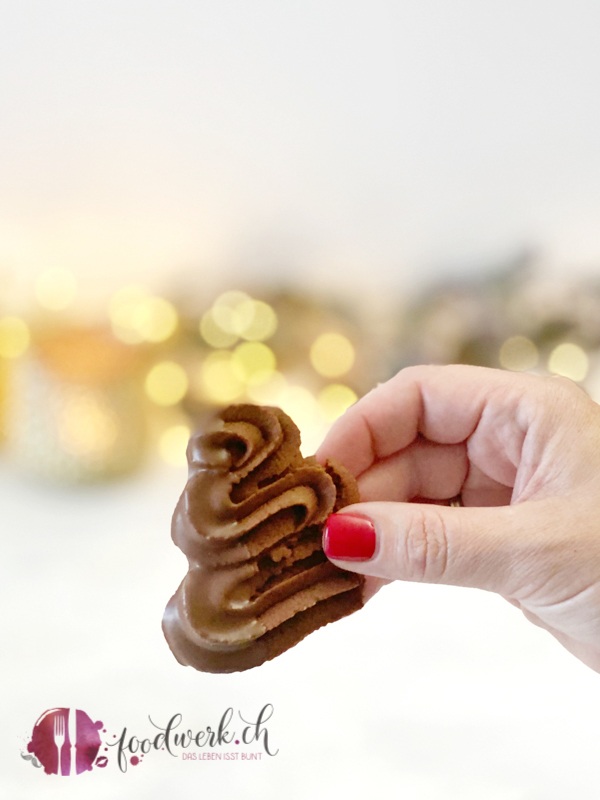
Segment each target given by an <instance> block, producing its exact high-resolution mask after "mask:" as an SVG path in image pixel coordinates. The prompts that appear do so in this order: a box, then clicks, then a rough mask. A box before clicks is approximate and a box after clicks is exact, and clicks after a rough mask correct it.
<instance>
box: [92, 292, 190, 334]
mask: <svg viewBox="0 0 600 800" xmlns="http://www.w3.org/2000/svg"><path fill="white" fill-rule="evenodd" d="M108 313H109V318H110V322H111V325H112V327H113V331H114V333H115V336H117V338H119V339H120V340H121V341H123V342H126V343H127V344H139V343H140V342H164V341H165V340H166V339H168V338H169V337H170V336H172V335H173V333H175V330H176V329H177V325H178V323H179V318H178V314H177V310H176V309H175V306H174V305H173V304H172V303H170V302H169V301H168V300H165V299H164V298H163V297H157V296H156V295H151V294H149V293H148V292H147V291H146V290H145V289H144V288H143V287H141V286H125V287H123V288H122V289H120V290H119V291H118V292H116V293H115V294H114V295H113V297H112V298H111V300H110V303H109V307H108Z"/></svg>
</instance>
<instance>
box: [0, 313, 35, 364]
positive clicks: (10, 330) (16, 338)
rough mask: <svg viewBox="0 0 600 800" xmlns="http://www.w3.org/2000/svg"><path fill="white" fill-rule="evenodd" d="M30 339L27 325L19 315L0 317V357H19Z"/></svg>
mask: <svg viewBox="0 0 600 800" xmlns="http://www.w3.org/2000/svg"><path fill="white" fill-rule="evenodd" d="M30 341H31V334H30V333H29V327H28V326H27V324H26V323H25V322H24V321H23V320H22V319H21V318H20V317H3V318H2V319H0V358H19V357H20V356H22V355H23V353H24V352H25V351H26V350H27V348H28V347H29V342H30Z"/></svg>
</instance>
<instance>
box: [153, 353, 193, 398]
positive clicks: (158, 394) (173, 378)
mask: <svg viewBox="0 0 600 800" xmlns="http://www.w3.org/2000/svg"><path fill="white" fill-rule="evenodd" d="M145 389H146V394H147V395H148V397H149V398H150V399H151V400H152V401H153V402H154V403H156V404H157V405H159V406H174V405H176V404H177V403H179V402H180V401H181V400H182V399H183V398H184V397H185V394H186V392H187V390H188V378H187V375H186V373H185V370H184V369H183V367H182V366H180V365H179V364H176V363H175V362H174V361H161V362H160V363H158V364H155V365H154V366H153V367H152V369H151V370H150V372H149V373H148V375H147V376H146V381H145Z"/></svg>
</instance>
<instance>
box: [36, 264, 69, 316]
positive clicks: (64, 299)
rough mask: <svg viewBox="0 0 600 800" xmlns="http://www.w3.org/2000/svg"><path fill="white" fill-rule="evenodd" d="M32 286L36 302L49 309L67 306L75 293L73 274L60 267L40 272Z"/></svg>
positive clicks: (59, 308)
mask: <svg viewBox="0 0 600 800" xmlns="http://www.w3.org/2000/svg"><path fill="white" fill-rule="evenodd" d="M34 288H35V296H36V298H37V301H38V303H39V304H40V305H41V306H43V307H44V308H47V309H49V310H50V311H62V310H63V309H65V308H67V307H68V306H70V305H71V303H72V302H73V300H74V299H75V295H76V294H77V283H76V281H75V276H74V275H73V273H72V272H71V271H70V270H68V269H61V268H60V267H56V268H54V269H47V270H45V271H44V272H42V273H41V275H40V276H39V277H38V279H37V280H36V282H35V287H34Z"/></svg>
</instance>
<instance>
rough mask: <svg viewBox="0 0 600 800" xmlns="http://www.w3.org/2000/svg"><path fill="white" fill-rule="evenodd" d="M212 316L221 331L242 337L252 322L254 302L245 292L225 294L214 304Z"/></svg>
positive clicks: (232, 291)
mask: <svg viewBox="0 0 600 800" xmlns="http://www.w3.org/2000/svg"><path fill="white" fill-rule="evenodd" d="M212 314H213V318H214V320H215V322H216V323H217V325H218V326H219V328H221V330H224V331H226V332H227V333H230V334H235V335H236V336H240V335H241V333H242V331H243V330H244V329H245V328H246V327H247V326H248V325H249V323H250V322H251V321H252V300H251V298H250V297H249V296H248V295H247V294H246V293H245V292H239V291H235V290H231V291H228V292H223V294H221V295H219V297H217V299H216V300H215V302H214V303H213V307H212Z"/></svg>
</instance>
